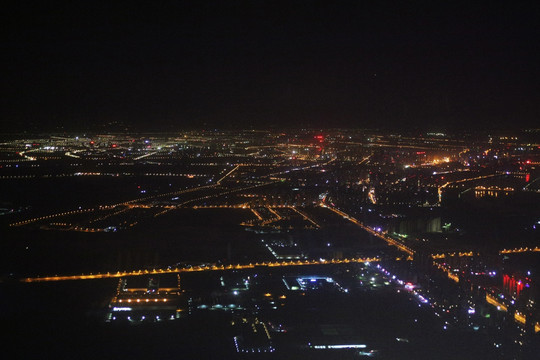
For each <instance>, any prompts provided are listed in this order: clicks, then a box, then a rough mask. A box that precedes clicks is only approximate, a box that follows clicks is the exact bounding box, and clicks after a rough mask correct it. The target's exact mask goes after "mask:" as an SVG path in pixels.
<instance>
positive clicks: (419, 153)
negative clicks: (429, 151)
mask: <svg viewBox="0 0 540 360" xmlns="http://www.w3.org/2000/svg"><path fill="white" fill-rule="evenodd" d="M425 153H426V152H425V151H417V152H416V155H423V154H425Z"/></svg>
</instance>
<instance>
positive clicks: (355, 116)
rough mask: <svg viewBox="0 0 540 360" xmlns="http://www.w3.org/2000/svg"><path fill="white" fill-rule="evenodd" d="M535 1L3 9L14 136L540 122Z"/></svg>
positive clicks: (6, 90) (5, 107) (6, 111)
mask: <svg viewBox="0 0 540 360" xmlns="http://www.w3.org/2000/svg"><path fill="white" fill-rule="evenodd" d="M538 10H539V5H538V4H537V3H534V2H530V3H527V2H524V3H519V4H514V3H513V4H507V3H504V2H497V3H495V4H492V3H491V2H490V3H485V4H484V3H481V4H477V3H476V4H465V5H460V4H455V3H452V4H447V5H440V4H437V5H434V4H431V3H427V2H426V4H421V3H414V4H402V3H397V2H396V3H393V2H384V3H382V2H381V3H377V4H374V3H370V4H368V5H364V4H361V3H359V2H343V3H340V4H339V5H336V4H332V3H326V2H317V3H311V2H295V3H292V4H291V3H283V4H279V3H276V2H266V1H256V2H242V1H239V2H227V3H219V4H214V3H212V2H201V3H197V4H189V3H187V2H170V3H169V2H163V3H150V2H139V3H137V4H133V3H130V5H129V6H122V5H121V4H109V3H106V2H93V3H91V4H90V3H84V4H71V3H70V4H65V5H64V6H59V5H57V4H55V5H52V4H48V3H41V4H36V5H30V4H11V9H9V11H6V14H5V15H4V19H3V22H4V24H6V25H5V36H4V40H3V48H4V73H5V75H4V81H3V82H2V83H3V86H2V93H3V96H2V115H1V116H2V118H3V123H4V126H3V132H14V131H32V128H35V129H36V130H39V131H57V130H58V129H59V128H60V127H63V128H64V129H66V130H68V131H78V130H85V129H88V128H92V127H97V126H100V125H101V124H106V123H110V122H121V123H123V124H126V125H127V126H128V127H133V128H137V129H144V130H167V129H183V128H211V127H217V128H250V127H253V128H268V127H271V126H273V127H293V128H301V127H312V128H317V127H320V128H329V127H330V128H335V127H343V128H381V127H383V128H395V129H409V128H415V127H416V128H422V129H433V130H448V129H450V130H451V129H463V128H470V129H483V128H488V127H492V128H499V129H516V128H526V127H533V126H535V125H536V124H537V123H538V119H539V118H540V89H539V88H538V83H539V80H540V76H539V75H540V70H539V68H538V65H537V64H539V63H540V45H539V43H538V41H537V39H538V38H540V36H539V35H540V27H539V25H538V24H539V23H540V17H539V16H538V14H539V11H538Z"/></svg>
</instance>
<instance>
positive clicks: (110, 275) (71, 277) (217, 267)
mask: <svg viewBox="0 0 540 360" xmlns="http://www.w3.org/2000/svg"><path fill="white" fill-rule="evenodd" d="M379 260H380V259H379V258H378V257H370V258H350V259H332V260H297V261H294V260H293V261H275V262H273V261H268V262H260V263H249V264H237V265H215V264H212V265H196V266H190V267H183V268H178V267H177V268H174V269H173V268H167V269H153V270H147V269H145V270H133V271H117V272H112V273H111V272H107V273H96V274H92V273H91V274H81V275H66V276H56V275H55V276H46V277H29V278H23V279H21V282H27V283H30V282H41V281H63V280H90V279H109V278H121V277H126V276H144V275H157V274H177V273H189V272H202V271H226V270H247V269H255V268H265V267H287V266H306V265H330V264H349V263H365V262H377V261H379Z"/></svg>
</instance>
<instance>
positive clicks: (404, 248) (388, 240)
mask: <svg viewBox="0 0 540 360" xmlns="http://www.w3.org/2000/svg"><path fill="white" fill-rule="evenodd" d="M320 205H321V207H323V208H326V209H328V210H331V211H333V212H335V213H336V214H338V215H341V216H343V217H344V218H345V219H347V220H349V221H350V222H352V223H353V224H355V225H357V226H360V227H361V228H362V229H364V230H366V231H367V232H369V233H370V234H372V235H374V236H376V237H378V238H379V239H382V240H384V241H385V242H386V243H387V244H388V245H391V246H395V247H397V248H398V249H399V250H401V251H403V252H406V253H407V254H409V255H411V256H412V255H414V253H415V251H414V250H412V249H411V248H409V247H408V246H406V245H404V244H402V243H400V242H398V241H396V240H394V239H392V238H389V237H387V236H385V235H384V234H381V233H379V232H377V231H375V230H373V229H372V228H370V227H368V226H365V225H364V224H362V223H361V222H360V221H358V220H356V219H355V218H353V217H352V216H350V215H349V214H347V213H345V212H343V211H341V210H339V209H336V208H334V207H332V206H328V205H325V204H323V203H321V204H320Z"/></svg>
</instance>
